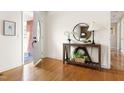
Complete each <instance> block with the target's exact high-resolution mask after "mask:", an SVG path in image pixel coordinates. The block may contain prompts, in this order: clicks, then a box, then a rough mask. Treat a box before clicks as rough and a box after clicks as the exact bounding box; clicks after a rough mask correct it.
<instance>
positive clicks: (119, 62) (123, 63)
mask: <svg viewBox="0 0 124 93" xmlns="http://www.w3.org/2000/svg"><path fill="white" fill-rule="evenodd" d="M111 62H112V63H111V66H112V69H114V70H122V71H124V54H122V53H121V52H119V51H117V50H111Z"/></svg>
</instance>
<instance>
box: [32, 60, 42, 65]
mask: <svg viewBox="0 0 124 93" xmlns="http://www.w3.org/2000/svg"><path fill="white" fill-rule="evenodd" d="M41 61H42V59H39V60H38V61H37V62H36V63H35V64H34V66H37V65H38V64H39V63H40V62H41ZM33 63H34V62H33Z"/></svg>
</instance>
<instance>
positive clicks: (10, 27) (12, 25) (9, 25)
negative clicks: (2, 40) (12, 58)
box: [3, 20, 16, 36]
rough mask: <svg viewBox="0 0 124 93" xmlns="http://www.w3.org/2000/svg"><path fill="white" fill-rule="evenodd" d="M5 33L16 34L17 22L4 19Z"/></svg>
mask: <svg viewBox="0 0 124 93" xmlns="http://www.w3.org/2000/svg"><path fill="white" fill-rule="evenodd" d="M3 35H6V36H15V35H16V22H12V21H8V20H4V21H3Z"/></svg>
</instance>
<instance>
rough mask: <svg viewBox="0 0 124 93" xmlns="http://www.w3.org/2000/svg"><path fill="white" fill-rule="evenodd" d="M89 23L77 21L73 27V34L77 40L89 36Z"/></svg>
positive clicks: (82, 39) (85, 38)
mask: <svg viewBox="0 0 124 93" xmlns="http://www.w3.org/2000/svg"><path fill="white" fill-rule="evenodd" d="M88 28H89V25H88V24H86V23H79V24H77V25H76V26H75V27H74V28H73V36H74V38H75V39H76V40H78V41H85V40H87V39H89V38H90V36H91V32H89V31H88Z"/></svg>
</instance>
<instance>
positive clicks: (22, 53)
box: [21, 11, 24, 65]
mask: <svg viewBox="0 0 124 93" xmlns="http://www.w3.org/2000/svg"><path fill="white" fill-rule="evenodd" d="M21 29H22V33H21V34H22V39H21V47H22V48H21V49H22V50H21V56H22V58H21V59H22V64H23V65H24V49H23V42H24V39H23V37H24V35H23V34H24V32H23V11H22V12H21Z"/></svg>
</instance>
